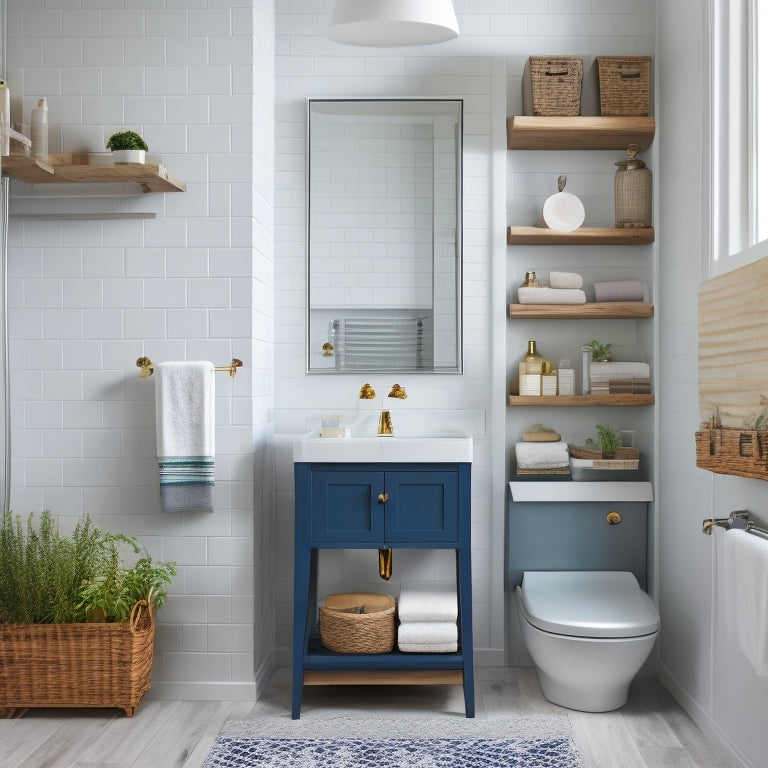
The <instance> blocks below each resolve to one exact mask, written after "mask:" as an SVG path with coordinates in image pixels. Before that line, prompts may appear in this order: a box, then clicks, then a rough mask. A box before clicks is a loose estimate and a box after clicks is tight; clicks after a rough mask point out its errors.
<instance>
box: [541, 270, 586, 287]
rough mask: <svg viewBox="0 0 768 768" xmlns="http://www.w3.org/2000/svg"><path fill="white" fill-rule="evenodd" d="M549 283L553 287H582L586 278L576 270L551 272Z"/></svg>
mask: <svg viewBox="0 0 768 768" xmlns="http://www.w3.org/2000/svg"><path fill="white" fill-rule="evenodd" d="M549 285H550V287H551V288H581V286H582V285H584V278H583V277H582V276H581V275H579V274H577V273H576V272H550V273H549Z"/></svg>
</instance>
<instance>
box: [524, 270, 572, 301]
mask: <svg viewBox="0 0 768 768" xmlns="http://www.w3.org/2000/svg"><path fill="white" fill-rule="evenodd" d="M583 284H584V280H583V279H582V277H581V275H577V274H576V273H575V272H550V273H549V287H546V286H542V287H538V288H529V287H528V286H522V287H520V288H518V289H517V300H518V301H519V302H520V303H521V304H585V303H586V301H587V296H586V294H585V293H584V291H583V290H581V287H582V285H583Z"/></svg>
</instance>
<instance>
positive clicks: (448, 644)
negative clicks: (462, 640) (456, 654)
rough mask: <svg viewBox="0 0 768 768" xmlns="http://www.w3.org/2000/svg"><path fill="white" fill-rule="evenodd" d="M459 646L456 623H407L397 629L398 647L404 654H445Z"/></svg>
mask: <svg viewBox="0 0 768 768" xmlns="http://www.w3.org/2000/svg"><path fill="white" fill-rule="evenodd" d="M458 645H459V628H458V626H457V625H456V622H455V621H407V622H404V623H402V624H400V626H399V627H398V629H397V647H398V648H399V649H400V650H401V651H403V652H404V653H445V652H451V651H456V650H458Z"/></svg>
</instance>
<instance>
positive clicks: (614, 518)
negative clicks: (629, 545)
mask: <svg viewBox="0 0 768 768" xmlns="http://www.w3.org/2000/svg"><path fill="white" fill-rule="evenodd" d="M605 519H606V520H607V521H608V525H618V524H619V523H620V522H621V515H620V514H619V513H618V512H616V510H612V511H610V512H609V513H608V514H607V515H606V516H605Z"/></svg>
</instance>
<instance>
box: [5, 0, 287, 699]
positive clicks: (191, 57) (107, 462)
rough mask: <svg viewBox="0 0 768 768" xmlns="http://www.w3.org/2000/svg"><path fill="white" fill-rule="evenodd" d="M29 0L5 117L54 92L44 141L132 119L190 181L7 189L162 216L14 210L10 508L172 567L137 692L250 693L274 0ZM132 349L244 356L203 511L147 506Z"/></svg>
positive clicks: (254, 676) (268, 285) (230, 383)
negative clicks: (148, 676) (143, 683)
mask: <svg viewBox="0 0 768 768" xmlns="http://www.w3.org/2000/svg"><path fill="white" fill-rule="evenodd" d="M30 5H31V4H30V3H28V2H26V0H9V2H8V23H9V29H8V71H7V77H8V81H9V84H10V87H11V95H12V118H13V120H14V121H18V122H22V123H23V122H29V114H30V110H31V108H32V105H33V103H34V102H35V100H36V99H37V98H38V97H40V96H46V97H47V99H48V105H49V121H50V151H51V152H54V153H55V152H73V153H74V152H89V153H102V152H105V151H106V150H105V143H106V140H107V138H108V137H109V136H110V135H111V133H112V132H113V131H115V130H123V129H132V130H137V131H139V132H140V133H141V134H142V136H144V137H145V139H146V140H147V142H148V144H149V146H150V152H149V155H150V157H149V158H148V161H150V162H161V163H163V164H165V165H166V166H167V167H168V169H169V170H170V172H171V173H173V174H174V175H175V176H177V177H178V178H180V179H182V180H183V181H185V182H186V183H187V191H186V192H185V193H168V194H142V193H141V192H140V191H139V190H138V189H131V190H126V189H125V188H122V187H121V189H120V194H121V196H116V195H115V194H114V193H111V192H109V191H108V190H104V189H101V190H100V194H99V195H98V196H94V195H88V192H87V191H84V192H83V191H82V190H78V195H80V194H83V195H86V196H82V197H80V196H78V197H75V198H72V197H63V196H60V195H59V196H57V197H51V196H50V194H51V193H50V191H49V190H48V191H46V190H45V189H44V188H42V189H38V190H35V191H33V192H29V191H28V190H27V189H26V187H25V186H23V185H17V184H14V185H13V192H12V202H11V210H12V211H13V210H14V207H15V206H16V204H17V200H18V202H21V201H22V200H23V202H24V205H25V206H26V207H25V208H24V210H26V211H29V210H34V211H35V212H46V211H47V212H54V211H55V212H62V211H65V212H85V211H88V212H91V211H100V212H106V213H112V212H148V213H153V214H156V216H157V218H156V219H154V220H152V219H146V220H131V221H119V220H109V219H105V220H101V221H72V220H70V221H67V220H55V221H32V220H24V219H18V220H17V219H13V220H12V223H11V226H10V233H9V239H10V247H9V258H8V270H9V292H8V293H9V323H8V325H9V334H10V339H11V345H10V359H11V366H10V367H11V400H12V402H11V407H12V418H11V426H12V455H13V462H12V493H11V502H12V507H13V509H14V510H15V511H17V512H19V513H23V514H26V513H27V512H29V511H32V510H34V511H39V510H41V509H44V508H47V509H50V510H51V512H53V513H54V514H56V515H59V516H61V518H62V525H63V526H70V525H73V523H74V520H76V518H77V517H78V516H79V515H80V514H81V513H88V514H90V515H91V516H92V518H93V519H94V521H95V522H96V523H97V524H99V525H103V526H105V527H108V528H110V529H112V530H115V531H118V530H122V531H126V532H127V533H130V534H135V535H137V536H138V537H139V538H140V539H141V541H142V542H143V543H144V544H146V546H147V548H148V549H149V551H150V552H151V554H152V555H153V556H155V557H158V558H162V559H169V560H175V561H176V562H177V563H178V570H179V575H178V577H177V578H176V580H175V582H174V584H173V586H172V588H171V597H170V599H169V601H168V604H167V606H166V607H165V608H164V609H163V610H162V611H161V612H160V613H159V614H158V621H159V624H158V631H157V643H156V651H155V654H156V664H155V669H154V673H153V686H152V690H151V692H150V694H149V695H151V696H155V697H167V696H178V697H185V698H223V699H230V698H246V699H247V698H253V697H254V696H255V695H256V694H257V692H258V689H259V688H260V686H261V685H262V684H263V683H264V682H265V678H266V675H267V674H268V672H269V670H270V667H271V665H272V664H273V658H274V644H275V641H274V620H273V615H274V597H273V582H274V577H273V576H272V573H273V572H274V568H275V566H274V556H275V546H274V541H273V539H274V536H273V533H272V531H273V528H274V520H273V518H274V514H273V504H274V503H273V495H274V493H273V469H272V468H273V449H272V447H271V435H272V432H273V425H272V409H273V404H272V401H273V383H272V379H273V363H272V358H273V346H274V330H273V328H274V302H273V301H272V299H271V296H272V289H273V267H272V262H273V254H272V237H273V235H272V232H273V223H272V219H273V191H272V175H273V174H272V167H273V164H274V150H273V140H272V138H271V137H272V129H271V126H272V124H273V121H274V116H273V112H274V106H273V104H274V97H273V93H272V88H273V83H274V79H273V69H274V65H273V52H274V20H273V17H274V8H273V3H272V2H270V1H269V0H240V2H238V1H237V0H235V2H230V3H226V4H216V5H215V6H214V7H211V8H201V7H199V5H200V4H199V3H189V4H188V6H187V7H184V6H185V5H186V4H184V3H174V5H175V6H178V7H173V8H162V7H146V6H148V5H163V3H160V4H154V3H153V4H132V5H134V6H136V7H128V8H122V7H114V6H115V3H114V2H110V0H102V1H100V0H93V1H92V2H89V3H88V4H87V6H88V7H87V8H79V7H77V8H74V7H73V8H68V7H49V8H42V7H37V8H30V7H29V6H30ZM35 5H38V6H42V4H41V3H36V4H35ZM56 5H57V6H67V5H73V4H67V3H59V4H56ZM76 5H77V6H79V5H80V3H77V4H76ZM119 5H120V6H122V5H123V3H122V2H120V4H119ZM140 6H145V7H140ZM254 71H255V72H257V73H258V75H256V76H254V74H253V73H254ZM71 191H72V190H70V192H71ZM30 206H31V207H30ZM264 297H269V299H268V300H265V298H264ZM254 308H255V309H254ZM144 354H146V355H148V356H149V357H151V358H152V359H153V360H154V361H155V362H156V363H157V362H161V361H163V360H171V359H207V360H211V361H212V362H214V364H216V365H223V364H226V363H228V362H229V361H230V360H231V359H232V357H239V358H241V359H242V360H243V361H244V364H245V365H244V367H243V368H241V369H240V370H239V371H238V373H237V376H236V377H235V378H234V379H230V378H229V377H228V376H227V374H226V373H217V374H216V392H217V398H216V423H217V428H216V450H217V456H216V504H215V511H214V512H213V514H210V515H205V516H201V515H194V514H188V515H179V514H171V515H164V514H161V513H160V505H159V492H158V480H157V461H156V448H155V416H154V388H155V382H154V379H151V378H150V379H139V377H138V368H137V367H136V365H135V361H136V358H137V357H139V356H141V355H144Z"/></svg>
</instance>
